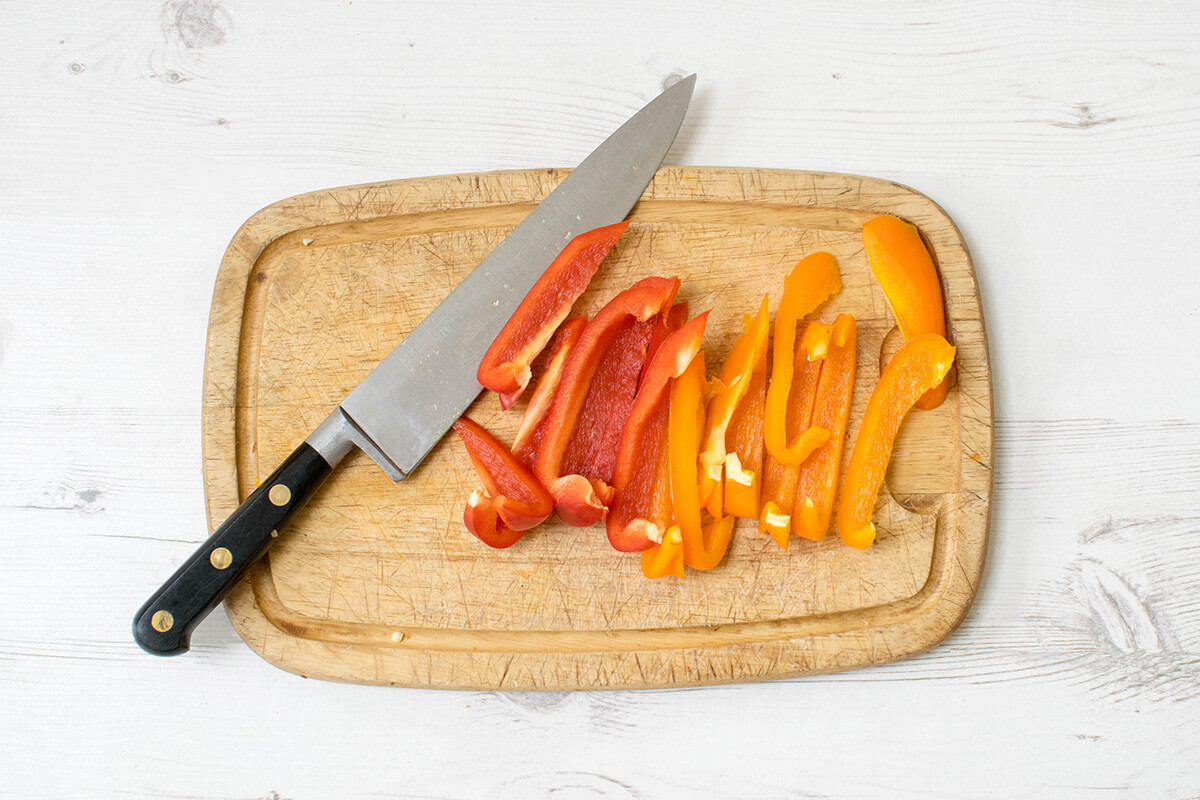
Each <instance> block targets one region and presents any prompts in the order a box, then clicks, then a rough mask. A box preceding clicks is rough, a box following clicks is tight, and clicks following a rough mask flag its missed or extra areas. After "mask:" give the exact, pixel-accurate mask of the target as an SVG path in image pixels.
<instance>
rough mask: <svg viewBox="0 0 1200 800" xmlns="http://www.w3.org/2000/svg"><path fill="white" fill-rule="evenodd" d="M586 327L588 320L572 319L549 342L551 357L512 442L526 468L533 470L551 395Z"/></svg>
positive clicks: (551, 401)
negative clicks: (534, 458)
mask: <svg viewBox="0 0 1200 800" xmlns="http://www.w3.org/2000/svg"><path fill="white" fill-rule="evenodd" d="M585 325H587V317H585V316H578V317H573V318H571V319H569V320H567V321H566V322H564V323H563V324H562V327H560V328H559V329H558V333H556V334H555V335H554V339H553V340H552V341H551V342H550V354H549V356H548V357H547V359H546V366H545V368H544V369H543V370H542V374H541V376H540V377H539V378H538V381H537V385H535V386H534V387H533V394H531V395H530V396H529V405H528V406H526V407H525V416H524V417H523V418H522V419H521V427H520V429H518V430H517V438H516V440H515V441H513V446H512V452H513V455H515V456H516V457H517V460H518V461H520V462H521V463H522V464H524V465H525V466H526V467H528V468H529V469H533V457H534V455H535V454H536V453H537V446H538V442H540V441H541V440H542V435H543V434H544V433H545V430H546V425H545V422H546V413H547V412H548V411H549V410H550V404H551V403H553V402H554V393H555V392H556V391H557V390H558V383H559V381H560V380H562V373H563V367H565V366H566V363H567V357H568V356H569V355H571V350H572V349H573V348H574V347H575V345H576V344H577V343H578V342H579V336H580V334H582V333H583V328H584V326H585Z"/></svg>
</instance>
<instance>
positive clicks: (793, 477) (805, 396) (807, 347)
mask: <svg viewBox="0 0 1200 800" xmlns="http://www.w3.org/2000/svg"><path fill="white" fill-rule="evenodd" d="M831 332H832V326H831V325H823V324H822V323H819V322H810V323H809V324H808V327H807V328H805V330H804V333H803V334H802V335H801V336H800V341H799V342H798V343H797V344H796V354H795V359H794V360H793V371H792V391H791V394H790V396H789V397H788V408H787V415H786V417H785V420H786V424H787V430H786V431H785V433H786V434H787V436H788V437H789V438H790V437H794V436H796V435H797V434H798V433H799V432H800V431H803V430H804V429H806V428H808V427H809V426H810V425H812V424H813V407H814V405H815V403H816V398H817V386H818V384H819V381H820V377H821V372H822V369H823V365H824V361H825V355H826V354H827V353H828V350H829V346H828V340H829V334H830V333H831ZM804 463H805V464H807V463H808V461H807V460H806V461H805V462H804ZM799 477H800V467H789V466H787V465H786V464H780V463H779V462H778V461H777V460H776V459H775V457H774V456H772V455H771V454H770V453H767V456H766V458H765V459H764V464H763V494H762V508H761V509H760V511H759V517H758V530H759V532H761V533H768V534H770V535H771V538H772V539H774V540H775V543H776V544H778V545H779V546H780V547H782V548H783V549H784V550H786V549H787V547H788V538H789V536H790V535H791V532H792V528H793V526H794V520H793V519H792V510H793V508H792V504H793V501H794V500H795V496H796V484H797V483H798V481H799Z"/></svg>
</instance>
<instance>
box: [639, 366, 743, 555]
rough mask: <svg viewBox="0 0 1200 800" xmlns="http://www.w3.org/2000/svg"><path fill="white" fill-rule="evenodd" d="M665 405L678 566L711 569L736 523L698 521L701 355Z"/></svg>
mask: <svg viewBox="0 0 1200 800" xmlns="http://www.w3.org/2000/svg"><path fill="white" fill-rule="evenodd" d="M670 403H671V405H670V415H669V417H668V420H667V449H668V451H669V453H670V471H671V511H672V513H673V515H674V517H675V526H673V527H678V529H679V532H680V536H681V539H682V546H683V563H685V564H687V565H688V566H689V567H694V568H695V569H712V568H713V567H715V566H716V565H717V564H720V563H721V559H722V558H724V557H725V551H726V550H728V549H729V540H730V539H731V538H732V537H733V526H734V524H735V523H736V522H737V519H736V518H734V517H724V518H722V519H719V520H717V521H716V522H713V523H711V524H709V525H708V527H704V526H702V525H701V522H700V492H699V482H698V480H697V468H698V465H699V458H698V456H699V450H700V430H701V428H702V426H703V424H704V352H703V351H701V352H699V353H697V354H696V357H695V358H694V359H692V363H690V364H689V365H688V367H687V369H686V370H684V371H683V373H682V374H681V375H680V376H679V377H678V378H676V379H675V382H674V383H673V384H672V385H671V400H670ZM664 541H665V539H664ZM644 563H645V562H644V561H643V564H644Z"/></svg>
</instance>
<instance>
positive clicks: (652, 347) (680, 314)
mask: <svg viewBox="0 0 1200 800" xmlns="http://www.w3.org/2000/svg"><path fill="white" fill-rule="evenodd" d="M687 316H688V304H687V301H686V300H684V301H682V302H679V303H676V304H675V305H673V306H671V308H670V309H669V310H668V311H666V312H664V313H662V314H659V315H658V317H657V318H656V319H657V320H658V322H657V323H656V324H655V326H654V332H653V333H652V334H650V343H649V344H648V345H647V346H646V365H647V366H649V365H650V361H651V360H652V359H653V358H654V354H655V353H657V352H658V348H660V347H662V343H663V342H664V341H666V339H667V337H668V336H670V335H671V334H672V333H674V332H675V331H677V330H679V329H680V328H682V327H683V323H685V322H687ZM642 374H643V375H644V374H645V370H643V371H642Z"/></svg>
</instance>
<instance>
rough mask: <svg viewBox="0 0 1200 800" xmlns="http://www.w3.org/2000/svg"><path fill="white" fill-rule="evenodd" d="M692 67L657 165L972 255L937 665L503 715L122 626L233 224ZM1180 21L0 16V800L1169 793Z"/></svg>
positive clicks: (1196, 381)
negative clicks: (968, 496) (974, 501)
mask: <svg viewBox="0 0 1200 800" xmlns="http://www.w3.org/2000/svg"><path fill="white" fill-rule="evenodd" d="M691 71H696V72H698V73H699V75H700V82H699V88H698V91H697V96H696V100H695V102H694V104H693V108H692V111H691V113H690V115H689V117H688V120H687V122H686V123H685V126H684V129H683V131H682V132H681V134H680V137H679V140H678V142H677V144H676V146H675V148H674V150H673V151H672V153H671V155H670V156H669V157H668V163H675V164H694V165H721V166H755V167H776V168H787V169H813V170H827V171H838V172H850V173H860V174H868V175H876V176H880V177H885V178H889V179H892V180H896V181H899V182H901V183H904V184H907V185H910V186H913V187H915V188H917V189H918V190H920V191H922V192H925V193H926V194H928V195H930V196H931V197H932V198H934V199H935V200H937V201H938V202H939V203H940V204H942V206H943V207H944V208H946V210H947V211H948V212H949V213H950V214H951V216H952V217H953V218H954V219H955V220H956V221H957V222H958V224H959V226H960V228H961V230H962V231H963V234H964V236H965V238H966V240H967V243H968V245H969V247H970V248H971V251H972V254H973V256H974V259H975V264H976V269H977V272H978V278H979V282H980V288H981V294H982V297H983V303H984V310H985V315H986V320H987V327H988V333H989V337H990V343H991V357H992V365H993V376H994V386H995V409H996V463H995V500H994V505H993V512H992V526H991V544H990V551H989V560H988V564H987V568H986V571H985V575H984V581H983V585H982V587H981V589H980V592H979V595H978V600H977V602H976V604H975V606H974V608H973V609H972V611H971V612H970V614H969V615H968V617H967V619H966V621H965V622H964V624H963V625H962V626H961V627H960V628H959V629H958V630H957V631H956V632H955V633H954V634H952V635H951V636H950V638H949V639H948V640H946V641H945V642H944V643H943V644H942V645H940V646H939V647H936V648H935V649H933V650H932V651H930V652H928V653H927V654H925V655H923V656H920V657H918V658H914V659H911V660H909V661H905V662H901V663H897V664H893V665H889V666H884V667H878V668H872V669H866V670H861V671H857V672H850V673H845V674H840V675H832V676H826V677H818V678H808V679H801V680H792V681H778V682H771V683H763V684H750V685H732V686H723V687H713V688H705V689H692V690H664V691H648V692H581V693H568V694H506V693H489V692H438V691H414V690H403V689H381V688H372V687H363V686H352V685H339V684H331V683H322V682H318V681H310V680H302V679H300V678H297V677H294V676H292V675H289V674H286V673H284V672H281V671H278V670H276V669H274V668H272V667H271V666H269V665H267V664H265V663H264V662H262V661H260V660H259V659H258V658H257V657H256V656H254V655H253V654H252V653H251V652H250V650H249V649H247V648H246V647H245V646H244V645H243V644H242V643H241V641H240V640H239V639H238V638H237V636H236V635H235V634H234V632H233V630H232V628H231V627H230V625H229V623H228V621H227V620H226V619H225V617H224V615H223V614H220V613H218V614H214V615H213V616H211V617H210V618H209V620H208V621H207V622H206V623H205V624H204V625H202V626H201V628H200V629H199V630H198V632H197V635H196V636H195V639H194V642H193V644H194V649H193V652H192V653H190V654H189V655H187V656H184V657H180V658H176V659H170V660H162V659H155V658H152V657H150V656H147V655H144V654H143V653H141V652H140V651H139V650H138V649H137V648H136V647H135V646H134V644H133V642H132V640H131V639H130V636H129V620H130V618H131V615H132V613H133V611H134V610H135V609H136V608H137V607H138V606H139V605H140V604H141V602H142V600H143V599H144V598H145V596H146V595H147V593H148V592H150V591H151V590H152V589H153V588H155V587H156V586H157V584H158V582H159V581H160V580H161V579H162V578H163V577H165V576H166V575H167V574H168V573H169V572H170V571H171V570H172V569H173V568H174V567H175V566H176V564H177V563H178V562H179V561H181V560H182V559H183V558H184V557H185V556H186V555H187V554H188V553H189V552H190V551H191V550H192V548H193V547H194V546H195V544H196V543H197V542H198V541H199V540H200V539H202V538H203V536H204V534H205V515H204V503H203V495H202V487H201V480H200V430H199V425H200V376H201V372H202V367H203V358H204V333H205V329H206V326H207V321H208V320H207V313H208V307H209V299H210V295H211V291H212V285H213V279H214V276H215V273H216V267H217V264H218V261H219V259H220V256H221V254H222V252H223V251H224V248H225V245H226V243H227V242H228V240H229V238H230V237H231V236H232V234H233V232H234V231H235V230H236V229H237V227H238V225H239V224H240V223H241V222H242V221H243V220H244V219H245V218H246V217H248V216H249V215H250V214H251V213H253V212H254V211H255V210H257V209H258V208H260V207H262V206H265V205H267V204H269V203H271V202H273V201H275V200H277V199H280V198H282V197H286V196H289V195H293V194H297V193H300V192H304V191H309V190H314V189H321V188H325V187H329V186H337V185H345V184H353V183H361V182H368V181H378V180H387V179H392V178H406V177H417V176H422V175H433V174H442V173H451V172H468V171H476V170H490V169H508V168H527V167H539V166H563V165H566V166H569V165H571V164H574V163H576V162H577V161H578V160H579V159H580V158H581V157H583V156H584V155H585V154H586V153H587V152H588V151H589V150H590V149H591V147H592V146H593V145H594V144H595V143H596V142H597V141H599V139H600V138H602V137H603V136H604V135H605V134H606V133H607V132H608V131H609V130H611V129H612V128H613V127H614V126H615V125H616V124H617V123H618V122H619V121H620V120H622V119H623V118H625V117H626V116H627V115H628V114H630V113H631V112H632V111H633V110H635V109H636V108H637V107H639V106H640V105H641V104H642V103H644V102H645V101H646V100H648V99H649V98H650V97H651V96H653V95H654V94H656V93H657V91H658V90H659V89H660V88H661V86H662V85H663V83H664V81H667V80H668V79H670V77H671V76H673V75H679V74H686V73H688V72H691ZM1198 148H1200V9H1198V8H1197V7H1195V6H1194V5H1189V4H1187V3H1144V4H1120V3H1112V4H1108V3H1106V4H1096V5H1091V4H1066V5H1064V4H1061V3H1037V2H1021V3H967V4H959V5H948V4H943V3H932V2H931V3H920V4H903V3H867V4H861V5H860V4H841V3H785V2H775V3H763V4H740V5H735V4H732V3H730V4H720V3H703V2H701V3H696V2H692V3H675V2H670V3H645V2H642V3H629V2H613V1H612V0H610V1H609V2H604V3H598V2H594V3H563V2H542V3H532V2H525V3H522V2H510V3H506V4H503V5H500V4H495V5H488V4H483V3H453V2H448V1H447V0H440V1H439V2H403V3H385V2H367V1H366V0H355V1H354V2H345V1H344V0H343V1H341V2H326V3H302V4H293V3H285V2H278V1H276V2H248V1H247V0H169V2H166V3H159V2H137V1H135V2H123V3H122V2H109V3H91V2H82V0H81V1H80V2H74V3H67V2H45V3H16V2H3V3H0V414H2V415H3V425H2V426H0V532H2V534H3V544H4V558H3V564H4V566H3V570H2V573H0V574H2V576H3V577H2V579H0V797H13V798H60V797H187V798H261V797H272V798H274V797H278V798H306V799H307V798H324V797H340V798H351V797H410V798H418V797H420V798H424V797H436V798H448V797H455V798H457V797H499V798H509V797H511V798H528V797H543V796H551V795H553V796H554V797H569V798H574V797H613V798H626V797H637V798H670V797H681V796H704V797H708V796H711V797H731V796H746V797H817V796H833V797H931V796H935V797H965V796H1002V797H1009V796H1019V797H1061V796H1070V797H1073V796H1093V795H1095V796H1104V797H1109V796H1129V797H1139V798H1141V797H1173V798H1183V797H1200V744H1198V743H1200V600H1198V597H1200V491H1198V490H1197V485H1198V484H1200V378H1198V377H1197V375H1198V374H1200V277H1198V276H1200V256H1198V255H1197V253H1200V249H1198V248H1197V246H1196V233H1195V232H1196V230H1197V220H1198V219H1200V149H1198Z"/></svg>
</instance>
